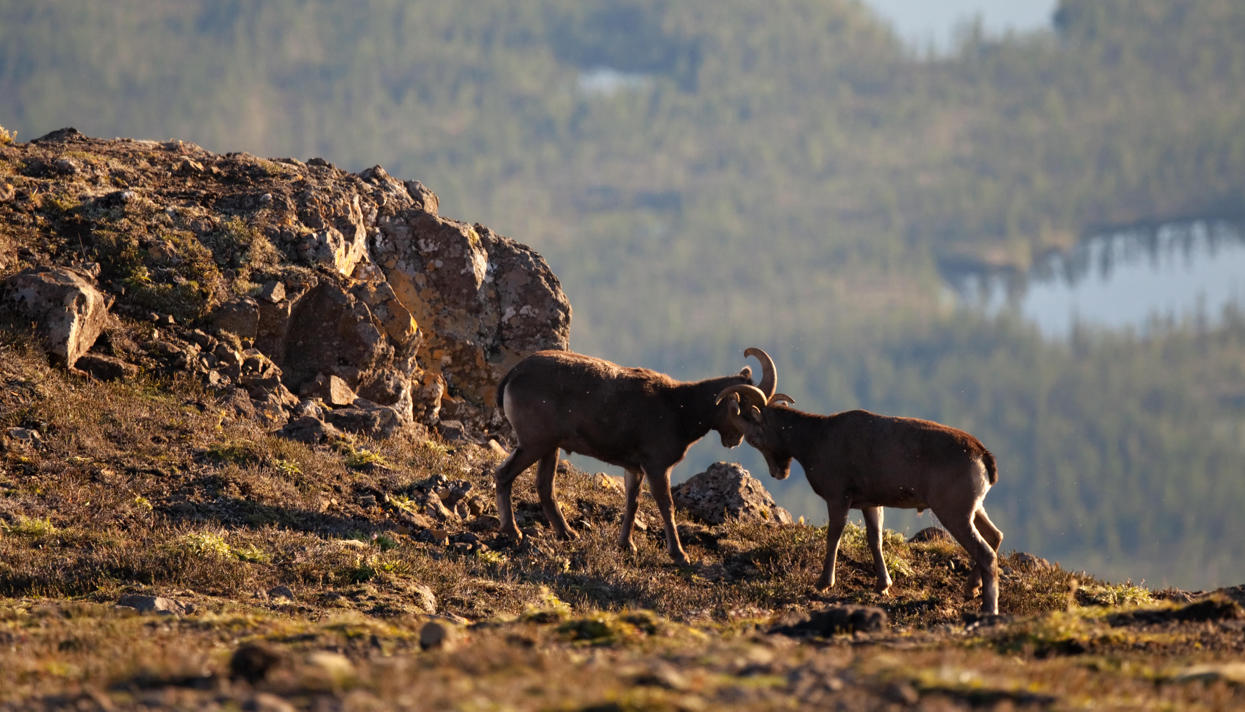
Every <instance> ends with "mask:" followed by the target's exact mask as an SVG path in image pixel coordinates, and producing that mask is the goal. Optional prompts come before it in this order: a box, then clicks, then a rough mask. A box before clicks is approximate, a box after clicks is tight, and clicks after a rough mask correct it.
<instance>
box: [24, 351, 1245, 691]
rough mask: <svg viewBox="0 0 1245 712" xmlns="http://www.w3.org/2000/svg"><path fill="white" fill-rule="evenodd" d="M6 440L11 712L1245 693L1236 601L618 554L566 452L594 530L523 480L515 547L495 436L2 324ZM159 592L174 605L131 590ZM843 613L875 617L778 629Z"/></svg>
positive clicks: (757, 554)
mask: <svg viewBox="0 0 1245 712" xmlns="http://www.w3.org/2000/svg"><path fill="white" fill-rule="evenodd" d="M0 433H3V443H4V446H3V453H2V459H0V521H2V524H0V708H9V709H32V708H39V709H62V708H65V707H67V706H70V707H75V706H76V708H79V709H222V708H237V707H239V706H241V707H242V708H244V709H288V708H290V706H292V707H293V708H299V709H302V708H308V709H310V708H314V709H397V708H402V709H602V710H604V709H687V710H695V709H703V708H705V707H706V706H707V705H713V704H727V705H730V706H733V707H738V708H742V709H773V708H786V707H796V706H804V705H807V704H810V703H812V704H829V703H841V704H843V705H847V706H849V707H850V708H855V709H887V708H894V707H896V706H900V707H902V706H905V705H908V704H912V703H915V702H917V701H919V702H920V704H921V705H922V706H925V707H933V708H946V709H957V708H965V707H969V706H980V705H983V704H985V705H987V706H993V705H997V704H1010V705H1013V706H1015V707H1022V708H1023V707H1047V706H1050V705H1052V704H1056V705H1058V706H1061V707H1081V706H1085V705H1088V704H1089V703H1091V702H1092V703H1093V704H1095V705H1096V706H1100V707H1107V708H1131V709H1143V708H1149V707H1159V706H1164V705H1166V706H1176V707H1179V708H1181V709H1228V708H1231V707H1233V706H1235V705H1240V704H1242V703H1245V687H1243V686H1242V680H1241V670H1240V663H1239V662H1237V661H1239V658H1240V655H1241V653H1242V651H1245V621H1243V619H1242V615H1243V614H1242V611H1241V608H1240V606H1239V605H1238V603H1235V602H1233V600H1232V599H1231V598H1230V597H1228V596H1230V595H1235V596H1236V598H1237V600H1238V601H1239V600H1243V592H1242V591H1240V590H1237V591H1235V592H1233V591H1228V592H1222V593H1220V594H1217V595H1215V596H1212V597H1210V598H1203V597H1197V598H1195V597H1193V596H1191V595H1189V594H1185V593H1182V592H1175V591H1167V592H1163V593H1155V592H1152V591H1148V590H1145V589H1144V588H1140V587H1137V586H1133V585H1130V584H1123V585H1113V584H1108V583H1105V582H1102V581H1098V580H1096V579H1095V578H1093V577H1092V576H1088V575H1086V574H1077V575H1075V576H1074V575H1073V574H1072V573H1070V572H1068V571H1064V570H1061V569H1059V568H1058V567H1053V566H1047V565H1046V564H1045V563H1044V562H1041V561H1040V560H1034V558H1033V557H1030V556H1028V555H1024V554H1010V555H1008V556H1006V557H1004V558H1003V583H1002V595H1001V600H1000V608H1001V609H1002V610H1003V611H1004V612H1005V616H1004V617H1002V618H1000V619H998V620H984V621H978V620H977V619H976V617H975V616H974V615H973V614H972V611H974V610H975V609H976V606H977V603H976V602H975V601H966V600H963V597H962V594H961V589H962V586H963V577H964V574H965V568H966V564H967V559H966V557H965V556H964V555H963V554H962V552H960V551H958V549H956V548H955V547H954V546H951V545H949V544H948V543H946V542H943V541H938V540H934V541H931V542H927V543H907V542H904V541H903V539H902V538H901V537H898V536H896V535H893V534H890V535H888V537H887V541H886V552H887V556H888V558H889V559H890V568H891V571H892V574H893V575H894V577H895V580H896V584H895V586H894V588H892V595H891V596H889V597H887V598H884V599H878V598H877V597H876V596H875V595H874V594H873V593H872V592H871V584H872V573H871V570H870V563H869V562H870V558H869V555H868V552H867V549H866V548H865V546H864V544H863V539H862V536H861V532H860V531H859V530H849V531H848V533H847V535H846V537H845V548H844V552H843V555H842V557H841V559H840V564H839V574H840V581H839V583H838V586H837V588H836V589H834V590H832V591H828V592H826V593H824V594H819V593H817V592H816V591H815V590H814V589H813V588H812V587H811V582H812V581H813V580H814V579H815V577H816V574H817V572H818V571H819V567H820V558H821V552H822V551H823V546H824V542H823V538H824V533H823V531H824V530H821V529H818V528H814V527H809V526H805V525H803V524H786V525H780V524H770V523H755V522H754V523H739V522H728V523H726V524H722V525H717V526H706V525H701V524H697V523H694V522H687V523H685V524H683V525H682V526H681V530H682V534H683V540H684V542H685V545H686V546H687V547H688V551H689V554H690V555H691V556H692V558H693V559H694V561H695V563H694V565H693V566H691V567H687V568H680V567H677V566H675V565H673V564H671V563H670V562H669V561H668V559H667V558H666V555H665V551H664V546H663V543H662V534H661V531H660V527H659V526H651V527H649V528H648V530H647V532H646V533H645V534H646V535H643V536H640V537H638V542H637V543H638V544H639V552H638V553H637V554H636V555H635V556H631V555H624V554H622V553H621V552H620V551H619V550H618V549H617V547H616V546H615V544H614V538H615V536H616V533H617V530H616V527H617V525H618V521H619V519H620V513H621V511H620V510H621V504H622V493H621V492H619V491H617V489H616V487H617V486H616V485H615V484H614V481H613V480H612V479H611V478H607V477H603V476H601V475H599V474H598V475H593V474H588V473H584V472H580V471H577V470H573V469H570V468H567V469H566V471H564V472H563V473H562V475H561V476H560V479H559V493H560V499H561V501H562V502H563V505H564V507H565V508H566V510H567V514H568V519H569V520H570V521H571V523H572V525H573V526H575V527H576V528H577V529H578V530H579V531H580V533H581V537H580V538H579V539H578V540H576V541H574V542H560V541H556V540H554V539H552V537H551V536H550V535H549V534H548V530H547V528H546V527H545V525H544V522H543V518H542V517H541V515H540V512H539V506H538V505H537V504H536V502H535V496H534V493H533V492H531V491H530V489H526V488H525V487H523V486H520V488H519V490H518V492H517V493H516V494H517V497H518V516H519V523H520V525H521V526H522V528H523V529H524V530H525V532H527V533H528V534H529V537H528V540H527V543H525V544H524V545H523V546H521V547H518V548H513V547H508V546H506V545H505V544H504V543H503V542H500V541H497V540H496V539H495V538H494V536H493V532H492V530H491V527H493V526H495V524H496V520H495V519H494V518H493V517H492V516H491V512H492V511H493V505H492V501H491V491H490V481H489V474H490V472H491V468H492V466H493V465H494V464H495V463H496V462H497V461H498V459H499V457H500V455H499V454H498V453H497V452H495V451H494V450H491V449H489V448H485V447H480V446H477V445H474V444H471V443H467V442H447V441H445V440H443V439H442V438H440V437H438V436H436V435H433V434H429V433H428V432H427V431H425V430H423V428H422V427H420V426H413V427H412V428H411V429H409V430H408V431H406V432H404V433H403V434H402V435H400V436H398V437H395V438H391V439H389V440H387V441H383V442H373V441H366V440H360V439H348V440H342V441H339V442H337V443H335V444H326V445H320V446H310V445H305V444H302V443H297V442H291V441H289V440H286V439H282V438H278V437H275V436H273V435H272V434H271V433H270V432H268V431H267V430H266V429H265V428H264V427H261V426H260V425H258V424H257V422H255V421H254V420H251V419H247V418H244V417H241V416H238V415H237V414H236V411H234V410H233V409H231V408H229V407H228V405H227V404H223V403H221V402H220V401H219V399H218V398H216V397H214V396H213V395H211V394H210V393H208V392H206V391H205V390H204V389H202V388H200V387H199V386H197V385H195V384H191V383H186V382H184V381H179V380H176V379H174V380H167V379H155V378H149V377H140V378H137V379H135V380H133V381H132V382H128V383H101V382H97V381H93V380H91V379H87V378H84V377H79V376H71V375H68V374H67V373H66V372H65V371H64V370H63V369H59V368H54V367H50V366H48V365H47V364H46V359H45V357H44V355H43V354H42V353H41V352H40V351H39V350H38V349H35V348H33V347H31V346H30V344H29V340H28V339H26V338H25V337H24V336H23V335H20V334H13V333H6V336H5V339H4V344H3V346H0ZM528 482H529V481H528V480H527V479H526V478H525V479H524V480H521V485H523V484H526V483H528ZM460 504H461V506H460ZM460 513H461V514H460ZM645 517H647V519H648V521H650V522H656V521H657V518H656V516H655V509H654V508H653V505H652V503H651V501H649V500H648V499H647V497H646V498H645V499H644V500H643V501H642V504H641V518H642V519H643V518H645ZM133 596H138V597H139V599H138V601H139V602H138V603H135V602H134V601H135V599H134V598H127V597H133ZM143 596H148V597H155V598H154V599H153V600H151V601H150V603H151V604H152V605H162V606H165V607H167V608H169V609H170V610H171V611H172V612H171V613H168V614H159V613H143V614H140V613H137V612H136V611H135V610H134V609H133V608H131V607H123V606H118V603H127V605H128V606H135V605H138V606H142V605H143V603H142V601H143V600H144V599H142V597H143ZM159 599H166V600H162V601H161V600H159ZM1163 599H1169V600H1163ZM841 604H866V605H876V606H880V607H881V608H882V609H883V610H885V611H886V612H887V614H888V616H889V623H885V624H883V625H881V626H877V627H876V628H874V629H869V630H863V631H858V632H855V633H853V632H850V631H848V632H845V633H840V634H836V633H835V632H834V630H833V629H832V628H827V627H825V626H824V625H823V626H822V627H818V625H817V624H816V620H817V619H816V618H815V617H814V620H813V623H812V624H808V623H806V624H805V625H804V626H803V628H801V627H800V626H798V625H796V626H795V628H794V630H793V632H792V633H791V634H790V635H784V634H779V633H776V632H773V631H772V629H773V628H775V627H777V626H779V625H782V624H785V625H795V624H798V623H799V622H800V620H801V619H800V617H799V616H800V614H805V615H806V616H807V615H808V614H816V613H818V612H820V611H823V610H827V609H829V608H830V607H833V606H836V605H841ZM784 617H785V618H784ZM866 628H869V627H868V626H866ZM800 631H803V633H802V634H800ZM239 651H241V652H239Z"/></svg>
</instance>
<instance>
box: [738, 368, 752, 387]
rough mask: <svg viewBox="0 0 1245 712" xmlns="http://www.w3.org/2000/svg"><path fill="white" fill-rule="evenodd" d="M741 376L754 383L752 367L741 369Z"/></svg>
mask: <svg viewBox="0 0 1245 712" xmlns="http://www.w3.org/2000/svg"><path fill="white" fill-rule="evenodd" d="M739 375H741V376H743V377H744V378H746V379H748V383H752V367H751V366H744V367H743V368H741V369H739Z"/></svg>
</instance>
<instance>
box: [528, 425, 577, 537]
mask: <svg viewBox="0 0 1245 712" xmlns="http://www.w3.org/2000/svg"><path fill="white" fill-rule="evenodd" d="M557 469H558V449H557V448H556V447H555V448H554V449H553V451H552V452H550V453H549V454H547V455H545V456H544V457H542V458H540V467H539V468H537V470H536V493H537V494H538V495H540V508H541V509H543V510H545V519H547V520H548V521H549V526H551V527H553V532H554V534H557V535H558V536H559V537H560V538H562V539H574V538H575V532H574V531H573V530H572V529H571V527H570V526H569V525H568V524H567V523H566V517H563V516H562V509H561V508H560V507H558V500H557V499H555V498H554V496H553V476H554V474H555V473H556V472H557Z"/></svg>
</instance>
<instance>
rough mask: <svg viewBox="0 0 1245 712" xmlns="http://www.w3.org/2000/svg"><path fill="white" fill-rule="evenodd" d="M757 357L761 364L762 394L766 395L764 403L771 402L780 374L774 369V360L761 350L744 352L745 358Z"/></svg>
mask: <svg viewBox="0 0 1245 712" xmlns="http://www.w3.org/2000/svg"><path fill="white" fill-rule="evenodd" d="M749 356H755V357H756V360H758V361H760V362H761V386H760V388H761V392H762V393H764V394H765V400H764V401H763V402H769V399H770V397H771V396H773V395H774V388H775V387H777V385H778V372H777V370H776V369H775V368H774V359H772V358H770V357H769V354H767V353H765V352H764V351H762V350H761V349H758V348H757V347H755V346H752V347H749V348H747V349H745V350H744V358H747V357H749Z"/></svg>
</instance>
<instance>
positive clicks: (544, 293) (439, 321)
mask: <svg viewBox="0 0 1245 712" xmlns="http://www.w3.org/2000/svg"><path fill="white" fill-rule="evenodd" d="M379 227H380V229H379V231H378V232H377V233H376V234H375V235H374V240H373V244H372V257H373V259H374V260H375V262H376V264H377V265H378V266H379V267H380V269H381V270H382V271H383V272H384V275H385V277H386V279H387V281H388V284H389V286H390V287H392V289H393V291H394V293H395V295H396V296H397V299H398V300H399V301H400V302H401V303H402V305H403V306H405V307H406V308H407V309H408V310H409V311H410V312H411V314H412V315H413V316H414V317H415V319H416V321H417V322H418V323H419V325H420V327H421V328H422V329H423V330H424V334H425V338H426V342H427V356H426V357H425V358H423V359H421V360H422V362H423V366H424V368H425V369H427V370H429V371H432V372H433V373H435V374H440V375H441V376H442V377H443V378H444V381H445V384H446V387H447V389H448V390H449V391H450V392H451V393H453V394H454V395H456V396H458V397H462V398H465V399H467V400H469V401H470V402H472V403H473V404H475V405H479V406H491V405H494V404H493V400H494V397H495V395H494V389H495V386H496V383H497V381H498V380H499V379H500V378H501V376H502V375H503V374H504V373H505V372H506V371H507V370H508V369H509V368H510V367H511V366H513V365H514V364H515V363H517V362H518V361H519V359H521V358H522V357H523V356H525V355H527V354H529V353H531V352H533V351H538V350H540V349H563V348H566V346H567V342H568V338H569V334H570V319H571V307H570V303H569V302H568V301H567V299H566V295H565V294H564V293H563V292H562V288H561V285H560V284H559V282H558V279H557V277H556V276H554V274H553V272H552V271H551V270H550V269H549V266H548V265H547V264H546V263H545V261H544V260H543V259H541V257H540V256H539V255H537V254H536V253H535V252H534V251H532V250H531V249H530V248H527V247H525V246H523V245H520V244H519V243H517V242H515V241H514V240H511V239H509V238H506V237H503V236H501V235H498V234H496V233H495V232H493V231H492V230H489V229H488V228H486V227H484V226H482V225H468V224H466V223H462V222H458V221H455V220H447V219H444V218H441V217H439V216H437V215H436V214H434V213H431V212H425V211H423V210H419V209H411V210H405V211H402V212H399V213H397V214H395V215H393V216H391V217H389V218H386V219H383V220H382V221H381V222H380V226H379Z"/></svg>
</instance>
